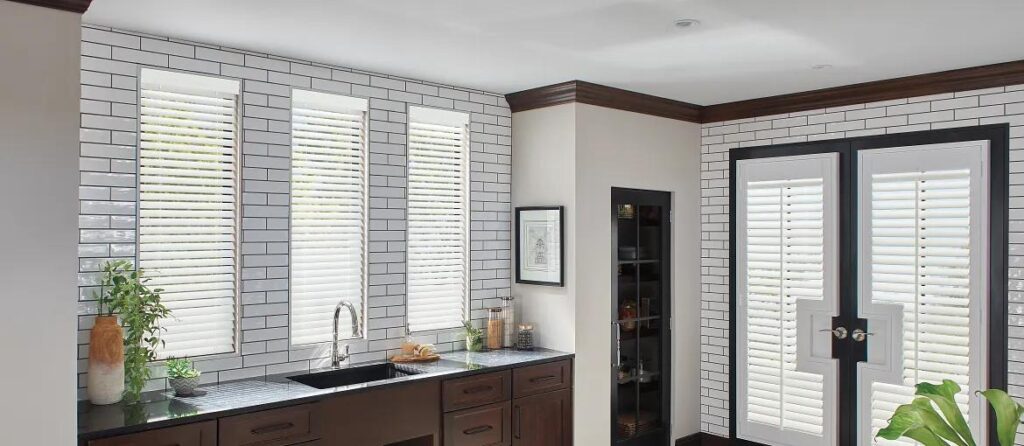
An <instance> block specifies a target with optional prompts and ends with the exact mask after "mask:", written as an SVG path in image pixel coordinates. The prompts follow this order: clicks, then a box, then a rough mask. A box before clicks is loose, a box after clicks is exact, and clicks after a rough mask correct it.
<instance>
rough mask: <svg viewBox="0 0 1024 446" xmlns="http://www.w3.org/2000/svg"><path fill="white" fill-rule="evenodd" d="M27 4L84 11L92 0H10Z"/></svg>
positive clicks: (62, 9) (78, 11)
mask: <svg viewBox="0 0 1024 446" xmlns="http://www.w3.org/2000/svg"><path fill="white" fill-rule="evenodd" d="M11 1H14V2H18V3H25V4H28V5H36V6H42V7H44V8H52V9H59V10H61V11H71V12H77V13H79V14H81V13H84V12H85V10H87V9H89V4H90V3H92V0H11Z"/></svg>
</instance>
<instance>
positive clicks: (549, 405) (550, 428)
mask: <svg viewBox="0 0 1024 446" xmlns="http://www.w3.org/2000/svg"><path fill="white" fill-rule="evenodd" d="M571 444H572V391H571V390H569V389H563V390H559V391H555V392H549V393H542V394H540V395H533V396H528V397H525V398H519V399H516V400H515V401H514V402H513V403H512V445H513V446H520V445H521V446H569V445H571Z"/></svg>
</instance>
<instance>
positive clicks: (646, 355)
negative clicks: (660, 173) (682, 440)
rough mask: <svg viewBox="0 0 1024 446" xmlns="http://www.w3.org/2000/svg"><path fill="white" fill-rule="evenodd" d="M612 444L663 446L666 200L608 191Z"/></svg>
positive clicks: (662, 195)
mask: <svg viewBox="0 0 1024 446" xmlns="http://www.w3.org/2000/svg"><path fill="white" fill-rule="evenodd" d="M612 194H613V197H612V208H613V217H614V225H613V247H612V251H613V252H612V257H613V259H614V265H613V268H614V276H615V280H614V281H613V288H614V289H613V299H612V300H613V305H614V308H613V314H614V317H615V318H616V319H615V322H614V323H613V327H612V328H613V331H614V333H613V337H614V340H613V344H614V345H613V346H612V348H613V349H614V352H613V383H614V387H613V389H614V391H613V399H614V401H613V411H612V413H613V415H612V416H613V423H614V424H613V432H612V437H613V441H614V443H616V444H630V445H632V444H664V442H665V441H667V440H666V439H667V435H668V429H667V428H668V423H667V420H666V419H665V417H667V415H668V404H669V401H668V396H667V393H666V392H667V391H668V385H667V383H668V381H667V380H664V379H663V378H662V377H663V375H665V376H667V370H668V368H667V365H668V362H669V361H668V359H667V354H668V350H667V347H668V344H667V339H668V338H667V333H668V331H667V325H666V324H665V321H664V320H663V317H666V315H667V313H668V311H667V309H668V306H667V304H668V302H667V300H668V297H667V296H668V294H667V291H668V289H669V287H668V280H667V278H668V277H667V275H668V274H667V271H668V269H667V268H668V260H669V256H668V246H669V245H668V235H669V233H668V231H669V227H668V223H669V218H668V217H669V216H668V213H669V208H668V193H665V192H647V191H634V190H623V189H613V192H612Z"/></svg>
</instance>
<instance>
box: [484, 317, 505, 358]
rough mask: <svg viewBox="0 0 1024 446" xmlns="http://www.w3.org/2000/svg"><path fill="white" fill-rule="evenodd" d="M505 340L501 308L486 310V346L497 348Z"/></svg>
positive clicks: (491, 348) (492, 348) (490, 348)
mask: <svg viewBox="0 0 1024 446" xmlns="http://www.w3.org/2000/svg"><path fill="white" fill-rule="evenodd" d="M504 341H505V319H504V316H503V315H502V314H501V308H491V309H490V310H489V311H488V312H487V348H488V349H489V350H497V349H500V348H501V344H502V342H504Z"/></svg>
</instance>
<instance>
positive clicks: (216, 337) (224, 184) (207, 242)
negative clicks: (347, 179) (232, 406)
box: [138, 69, 239, 357]
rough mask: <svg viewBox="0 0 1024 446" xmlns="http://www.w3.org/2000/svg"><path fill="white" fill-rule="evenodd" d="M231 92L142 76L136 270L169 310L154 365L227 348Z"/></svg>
mask: <svg viewBox="0 0 1024 446" xmlns="http://www.w3.org/2000/svg"><path fill="white" fill-rule="evenodd" d="M238 88H239V86H238V82H235V81H229V80H224V79H219V78H211V77H205V76H195V75H188V74H181V73H171V72H163V71H156V70H148V69H144V70H142V73H141V95H140V101H141V103H140V112H139V121H140V124H139V130H140V138H139V222H138V230H139V237H138V243H139V246H138V250H139V251H138V263H139V267H141V268H142V269H144V270H146V272H147V275H148V276H149V277H151V278H152V281H150V282H149V285H151V286H152V287H155V288H163V290H164V291H163V292H162V293H161V296H162V298H163V303H164V304H165V305H166V306H167V308H169V309H170V310H171V312H172V313H171V318H168V319H167V320H164V321H162V322H161V323H162V325H163V326H164V328H166V332H165V333H164V334H163V335H162V339H163V340H164V341H165V342H166V346H165V347H164V348H161V349H160V350H159V354H160V356H161V357H169V356H178V357H181V356H201V355H209V354H217V353H230V352H233V351H234V350H235V330H236V328H235V320H236V317H235V304H236V296H237V285H236V284H237V273H238V264H237V229H238V208H237V204H238V169H237V153H236V152H237V150H236V148H237V141H236V134H237V130H236V128H237V116H236V103H237V97H238Z"/></svg>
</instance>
